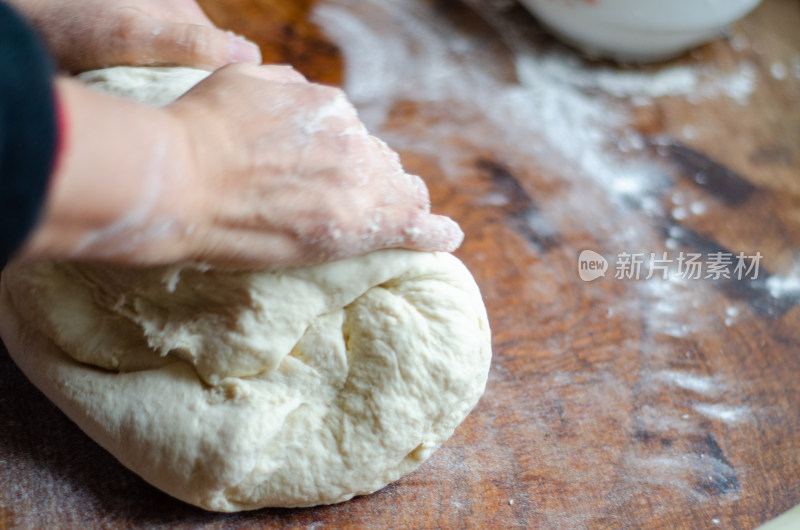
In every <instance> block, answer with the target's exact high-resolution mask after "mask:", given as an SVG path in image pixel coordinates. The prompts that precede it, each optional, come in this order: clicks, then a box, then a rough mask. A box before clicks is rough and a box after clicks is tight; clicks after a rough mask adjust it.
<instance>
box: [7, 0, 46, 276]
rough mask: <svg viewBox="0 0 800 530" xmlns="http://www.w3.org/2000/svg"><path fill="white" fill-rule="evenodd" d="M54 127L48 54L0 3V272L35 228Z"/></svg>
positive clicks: (9, 9)
mask: <svg viewBox="0 0 800 530" xmlns="http://www.w3.org/2000/svg"><path fill="white" fill-rule="evenodd" d="M57 121H58V120H57V115H56V102H55V94H54V89H53V66H52V63H51V61H50V57H49V55H48V53H47V50H46V49H45V47H44V45H43V44H42V42H41V41H40V40H39V38H38V37H37V35H36V33H35V31H34V30H33V29H32V28H31V26H30V25H29V24H28V23H27V22H26V21H25V20H24V19H23V18H22V17H21V16H20V15H19V14H17V13H16V12H14V11H13V10H12V9H11V8H10V7H9V6H8V5H7V4H5V3H4V2H2V1H0V267H2V266H4V265H5V263H6V262H7V261H8V259H9V258H10V257H11V255H12V254H13V253H14V252H15V251H16V250H17V249H18V248H19V246H20V245H21V244H22V243H23V241H24V240H25V237H26V236H27V235H28V233H29V232H30V231H31V229H32V228H33V226H34V224H35V223H36V220H37V217H38V214H39V210H40V208H41V206H42V204H43V202H44V196H45V192H46V190H47V182H48V178H49V176H50V172H51V171H52V166H53V161H54V160H55V156H56V149H57V142H58V124H57Z"/></svg>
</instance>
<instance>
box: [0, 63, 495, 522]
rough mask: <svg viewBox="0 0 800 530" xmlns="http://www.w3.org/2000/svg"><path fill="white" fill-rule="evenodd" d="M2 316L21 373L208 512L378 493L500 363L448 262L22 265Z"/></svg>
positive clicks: (457, 271) (468, 292)
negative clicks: (267, 268) (266, 267)
mask: <svg viewBox="0 0 800 530" xmlns="http://www.w3.org/2000/svg"><path fill="white" fill-rule="evenodd" d="M113 70H116V71H120V69H113ZM122 70H124V71H125V78H131V76H132V75H133V76H134V78H135V74H131V71H135V70H137V69H131V68H125V69H122ZM141 70H142V71H147V72H148V73H147V74H146V75H150V76H152V72H153V70H152V69H141ZM159 70H162V71H165V72H171V71H170V70H165V69H159ZM96 75H99V74H96ZM102 75H103V76H104V78H105V79H109V78H110V79H113V78H114V74H113V71H112V72H109V73H105V74H102ZM178 78H180V77H178ZM178 78H176V77H175V76H174V75H172V76H167V77H165V78H164V79H169V81H168V84H169V85H170V90H172V93H175V92H177V93H180V92H181V91H180V90H175V87H174V86H172V84H173V83H175V82H176V81H175V80H176V79H178ZM184 81H185V82H184V84H183V85H181V87H180V88H181V89H186V88H187V85H189V84H190V83H193V82H194V78H192V79H189V78H184ZM153 83H158V79H155V80H154V81H153ZM151 89H153V87H151ZM153 90H154V91H155V92H158V90H155V89H153ZM0 312H1V313H2V316H0V334H1V335H2V337H3V340H4V342H5V343H6V346H7V347H8V350H9V352H10V353H11V355H12V357H13V358H14V360H15V361H16V362H17V364H18V365H19V366H20V368H21V369H22V370H23V371H24V372H25V374H26V375H27V376H28V377H29V378H30V379H31V381H33V383H34V384H35V385H36V386H37V387H38V388H40V389H41V390H42V391H43V392H44V393H45V394H46V395H47V396H48V397H49V398H50V399H51V400H53V401H54V402H55V403H56V404H57V405H58V406H59V407H60V408H61V409H62V410H63V411H64V412H65V413H66V414H67V415H68V416H69V417H70V418H71V419H72V420H73V421H75V422H76V423H77V424H78V425H79V426H80V427H81V428H82V429H83V430H84V431H85V432H86V433H87V434H89V436H91V437H92V438H93V439H95V440H96V441H97V442H98V443H99V444H100V445H102V446H103V447H104V448H106V449H107V450H108V451H110V452H111V453H112V454H113V455H114V456H115V457H116V458H118V459H119V460H120V462H122V463H123V464H124V465H125V466H127V467H128V468H130V469H131V470H133V471H134V472H136V473H138V474H139V475H141V476H142V477H143V478H144V479H145V480H147V481H148V482H150V483H151V484H153V485H155V486H157V487H158V488H161V489H162V490H164V491H165V492H167V493H169V494H171V495H173V496H175V497H177V498H179V499H182V500H184V501H186V502H189V503H192V504H194V505H197V506H200V507H203V508H206V509H209V510H215V511H237V510H248V509H256V508H261V507H265V506H284V507H294V506H311V505H315V504H327V503H335V502H340V501H344V500H346V499H349V498H351V497H353V496H354V495H361V494H367V493H371V492H373V491H376V490H377V489H380V488H382V487H383V486H385V485H386V484H388V483H389V482H392V481H394V480H396V479H398V478H399V477H400V476H402V475H403V474H405V473H408V472H410V471H412V470H413V469H415V468H416V467H417V466H419V465H420V464H421V463H422V462H423V461H424V460H425V459H427V458H428V457H429V456H430V455H431V454H432V453H433V451H435V450H436V448H438V447H439V446H440V445H441V444H442V443H443V442H444V441H445V440H446V439H447V438H448V437H449V436H450V435H451V434H452V433H453V430H454V429H455V428H456V427H457V426H458V425H459V424H460V423H461V422H462V421H463V419H464V418H465V417H466V415H467V414H468V413H469V411H470V410H471V409H472V408H473V407H474V406H475V404H476V403H477V401H478V398H479V397H480V395H481V394H482V393H483V390H484V387H485V384H486V379H487V374H488V370H489V363H490V357H491V345H490V331H489V326H488V322H487V318H486V311H485V308H484V306H483V302H482V299H481V296H480V292H479V291H478V288H477V286H476V285H475V282H474V280H473V279H472V276H471V275H470V274H469V272H468V271H467V269H466V268H465V267H464V266H463V265H462V264H461V262H460V261H458V260H457V259H456V258H455V257H453V256H451V255H449V254H443V253H421V252H412V251H404V250H385V251H379V252H375V253H372V254H368V255H366V256H361V257H357V258H352V259H348V260H342V261H338V262H334V263H329V264H325V265H319V266H313V267H303V268H289V269H283V270H279V271H273V272H248V273H230V272H219V271H213V270H208V269H207V268H203V267H197V266H193V265H183V266H176V267H171V268H165V267H160V268H148V269H133V268H125V267H119V266H105V265H88V264H74V263H54V262H46V263H38V264H27V265H23V264H12V265H10V266H9V267H8V268H7V269H6V270H5V271H4V272H3V277H2V283H0Z"/></svg>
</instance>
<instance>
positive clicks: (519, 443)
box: [0, 0, 800, 528]
mask: <svg viewBox="0 0 800 530" xmlns="http://www.w3.org/2000/svg"><path fill="white" fill-rule="evenodd" d="M202 4H203V5H204V7H205V8H206V9H207V11H208V12H209V14H210V16H211V17H212V18H213V19H214V20H215V21H217V22H218V23H219V24H220V25H221V26H224V27H228V28H232V29H234V30H236V31H239V32H241V33H244V34H246V35H247V36H248V37H250V38H252V39H254V40H256V41H257V42H259V44H261V46H262V49H263V51H264V56H265V58H266V59H267V60H269V61H275V62H289V63H291V64H294V65H296V66H297V67H298V68H299V69H300V70H301V71H303V72H304V73H306V74H307V75H308V76H309V77H310V78H311V79H313V80H318V81H322V82H326V83H332V84H344V86H345V87H346V88H347V90H348V91H349V93H350V94H351V96H352V97H353V99H354V100H355V102H356V104H357V106H358V108H359V110H360V112H361V114H362V116H363V117H364V119H365V121H366V122H367V124H368V126H369V127H370V129H371V130H372V131H374V132H375V133H376V134H378V135H379V136H381V137H382V138H384V139H385V140H386V141H387V142H388V143H390V144H391V145H392V146H393V147H395V148H396V149H398V150H399V151H400V152H401V153H402V156H403V161H404V163H405V165H406V166H407V168H408V169H409V170H411V171H414V172H416V173H419V174H420V175H422V176H424V177H425V179H426V180H427V181H428V183H429V185H430V188H431V192H432V197H433V205H434V209H435V210H437V211H439V212H442V213H446V214H448V215H451V216H452V217H453V218H455V219H456V220H457V221H459V222H460V223H461V225H462V227H463V228H464V230H465V232H466V235H467V239H466V241H465V243H464V245H463V246H462V248H461V249H460V250H459V252H458V255H459V256H460V257H461V258H462V259H463V260H464V261H465V263H466V264H467V265H468V266H469V268H470V269H471V270H472V271H473V273H474V274H475V277H476V279H477V281H478V283H479V284H480V286H481V288H482V291H483V294H484V297H485V300H486V304H487V307H488V310H489V315H490V319H491V323H492V327H493V332H494V360H493V365H492V372H491V375H490V379H489V383H488V387H487V390H486V394H485V396H484V397H483V399H482V400H481V402H480V404H479V405H478V407H477V409H476V410H475V411H474V412H473V413H472V414H471V415H470V416H469V418H468V419H467V420H466V422H465V423H464V424H463V425H462V426H461V427H460V428H459V429H458V430H457V432H456V434H455V436H454V437H453V438H452V439H451V440H450V441H449V442H447V443H446V444H445V446H444V447H443V448H442V449H441V450H440V451H439V452H437V453H436V454H435V455H434V456H433V457H432V458H431V459H430V460H429V461H428V462H427V463H426V464H424V465H423V466H422V467H421V468H420V469H419V470H418V471H416V472H415V473H413V474H411V475H409V476H408V477H406V478H404V479H402V480H400V481H398V482H397V483H395V484H392V485H390V486H388V487H387V488H385V489H384V490H382V491H380V492H378V493H376V494H374V495H371V496H367V497H361V498H357V499H354V500H352V501H350V502H347V503H343V504H340V505H336V506H327V507H318V508H312V509H301V510H269V509H268V510H261V511H257V512H252V513H243V514H230V515H222V514H212V513H206V512H203V511H201V510H199V509H195V508H193V507H190V506H187V505H184V504H182V503H180V502H178V501H175V500H173V499H171V498H169V497H168V496H166V495H164V494H162V493H160V492H158V491H157V490H155V489H153V488H151V487H150V486H148V485H147V484H146V483H144V482H143V481H142V480H140V479H139V478H138V477H136V476H135V475H133V474H132V473H130V472H129V471H127V470H126V469H124V468H123V467H122V466H121V465H119V464H118V463H116V461H115V460H114V459H113V458H112V457H110V456H109V455H108V454H106V453H105V452H104V451H103V450H101V449H99V448H98V447H97V446H96V445H95V444H94V443H93V442H91V441H90V440H89V439H88V438H87V437H86V436H84V435H83V434H82V433H81V432H80V431H79V430H78V429H77V428H76V427H75V426H73V425H72V424H71V423H70V422H69V420H67V419H66V418H65V417H64V416H63V415H62V414H60V412H59V411H58V410H57V409H55V408H54V407H53V406H52V405H51V404H49V402H47V400H46V399H45V398H43V397H42V396H41V395H40V394H39V393H38V392H37V391H36V390H35V389H34V388H33V387H32V386H31V385H30V384H29V383H28V382H27V381H26V380H25V378H24V377H23V376H22V375H21V374H20V373H19V371H18V370H17V369H16V368H15V367H14V365H13V363H11V361H10V360H9V358H8V357H7V355H5V354H3V355H2V356H0V364H2V368H0V373H2V376H0V402H1V403H2V405H1V406H0V466H2V467H0V469H3V472H2V478H0V527H2V526H8V527H10V526H16V525H19V526H28V527H55V526H59V527H89V526H104V527H110V528H127V527H131V528H133V527H141V526H147V527H169V528H194V527H199V526H203V527H209V528H238V527H253V526H261V525H263V526H285V527H312V526H313V527H330V528H340V527H359V528H467V527H473V528H501V527H546V528H619V527H648V528H654V527H663V528H752V527H754V526H755V525H757V524H759V523H762V522H764V521H766V520H768V519H770V518H772V517H775V516H777V515H778V514H780V513H782V512H783V511H785V510H787V509H789V508H791V507H792V506H794V505H795V504H797V503H800V389H799V388H798V384H797V379H798V376H799V375H800V307H799V306H798V301H799V300H800V288H799V287H798V285H797V282H798V281H800V265H798V264H799V263H800V105H798V102H800V79H798V75H800V32H798V31H797V28H798V27H800V4H798V3H797V2H796V1H794V0H769V1H767V2H765V3H764V4H763V5H762V6H761V7H759V8H758V9H757V10H756V11H755V12H754V13H752V14H751V15H750V16H748V17H747V19H745V20H744V21H743V22H741V23H739V24H737V25H736V26H735V27H734V28H733V29H732V31H731V33H730V36H729V38H727V39H723V40H719V41H716V42H714V43H711V44H709V45H706V46H704V47H702V48H700V49H698V50H696V51H695V52H694V53H693V54H692V55H689V56H686V57H682V58H680V59H677V60H675V61H672V62H671V63H668V64H666V65H659V66H658V67H651V68H646V69H644V70H636V69H631V70H625V71H622V70H619V69H618V68H617V67H616V66H614V65H611V64H605V63H591V62H585V61H583V60H582V59H580V58H579V57H578V56H577V55H576V54H574V53H573V52H571V51H570V50H568V49H565V48H563V47H561V46H560V45H558V44H557V43H555V42H553V41H552V40H551V39H550V38H549V37H548V36H547V35H546V34H545V33H544V32H543V31H542V30H541V28H540V27H539V26H537V24H536V22H535V21H534V20H533V18H532V17H531V16H529V15H528V14H527V13H526V12H525V11H524V10H523V9H522V8H521V7H519V6H517V5H515V4H513V3H511V2H481V1H479V0H475V1H469V2H458V1H454V0H452V1H440V2H429V1H425V0H405V1H403V2H400V1H388V0H384V1H380V0H360V1H359V0H320V1H319V2H317V3H314V2H311V1H310V0H303V1H290V0H286V1H283V2H281V1H279V0H228V1H225V2H223V1H221V0H204V1H203V2H202ZM670 68H671V70H665V69H670ZM665 72H666V73H665ZM629 74H630V75H632V77H625V76H626V75H629ZM643 75H644V77H642V76H643ZM603 79H605V81H603ZM609 93H612V94H617V96H614V95H609ZM658 94H661V95H660V96H658ZM648 95H649V97H648ZM657 96H658V97H657ZM585 249H591V250H594V251H596V252H598V253H600V254H601V255H602V256H603V257H604V258H605V259H607V260H608V261H609V269H608V271H607V272H606V276H605V277H604V278H599V279H596V280H595V281H592V282H584V281H582V280H581V279H580V277H579V274H578V255H579V253H580V252H581V251H582V250H585ZM623 252H627V253H629V254H639V253H641V254H642V255H643V257H645V258H649V254H650V253H656V256H657V257H661V256H662V253H667V256H666V257H667V258H668V259H673V263H672V264H671V265H672V267H673V269H672V270H671V272H670V274H673V273H674V272H675V270H674V267H675V266H676V265H677V263H676V261H677V258H678V256H679V255H680V253H684V255H687V256H688V255H689V254H692V253H698V254H701V256H702V259H703V261H704V262H707V260H708V259H710V258H709V256H711V255H712V254H715V253H723V254H727V253H731V254H732V255H733V256H735V255H737V254H738V253H740V252H741V253H744V255H745V256H753V255H756V253H758V252H760V253H761V255H762V259H761V260H760V261H759V266H760V269H759V273H760V274H759V276H758V277H757V278H755V279H753V278H751V277H747V276H745V277H744V278H743V279H742V280H735V279H727V280H726V279H724V278H720V279H718V280H714V279H710V278H709V279H697V280H691V279H678V280H675V279H674V278H673V280H661V279H660V275H661V272H660V271H657V270H656V271H655V273H654V274H653V276H652V277H651V278H650V279H645V277H646V275H647V271H646V270H645V269H643V271H644V272H643V274H642V276H641V277H640V279H639V280H635V279H618V278H615V276H616V274H617V272H618V270H621V271H622V272H625V271H624V270H622V269H618V267H619V264H620V262H621V258H620V254H621V253H623ZM753 261H754V260H749V261H747V264H752V262H753ZM704 272H705V271H704Z"/></svg>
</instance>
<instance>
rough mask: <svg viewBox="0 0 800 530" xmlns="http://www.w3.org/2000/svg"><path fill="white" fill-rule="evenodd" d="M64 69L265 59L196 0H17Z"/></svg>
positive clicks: (203, 65) (217, 64) (208, 64)
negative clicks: (219, 25) (215, 21)
mask: <svg viewBox="0 0 800 530" xmlns="http://www.w3.org/2000/svg"><path fill="white" fill-rule="evenodd" d="M11 3H12V4H13V5H14V6H15V7H16V8H17V9H19V10H20V11H21V12H22V13H23V14H25V15H26V16H28V18H29V19H31V20H32V22H33V24H34V25H35V26H36V28H37V29H38V30H39V32H40V34H41V35H42V36H43V37H44V39H45V41H46V42H47V44H48V46H49V47H50V50H51V51H52V53H53V54H54V55H55V56H56V59H57V60H58V63H59V65H60V66H61V68H64V69H65V70H68V71H72V72H79V71H84V70H91V69H95V68H102V67H107V66H118V65H151V66H156V65H183V66H195V67H198V68H205V69H208V70H213V69H215V68H218V67H220V66H223V65H225V64H228V63H231V62H252V63H260V62H261V53H260V52H259V50H258V47H257V46H256V45H255V44H253V43H251V42H249V41H246V40H245V39H243V38H242V37H238V36H236V35H234V34H232V33H229V32H225V31H223V30H220V29H218V28H216V27H214V25H213V24H212V23H211V21H210V20H209V19H208V17H206V15H205V14H204V13H203V11H202V10H201V9H200V7H199V6H198V5H197V3H196V2H195V0H11Z"/></svg>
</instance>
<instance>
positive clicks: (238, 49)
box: [228, 36, 261, 64]
mask: <svg viewBox="0 0 800 530" xmlns="http://www.w3.org/2000/svg"><path fill="white" fill-rule="evenodd" d="M228 59H229V60H230V61H231V62H234V63H256V64H261V50H260V49H259V48H258V46H256V45H255V44H253V43H252V42H250V41H248V40H245V39H244V38H242V37H239V36H236V37H235V38H233V39H231V40H230V48H229V49H228Z"/></svg>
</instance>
